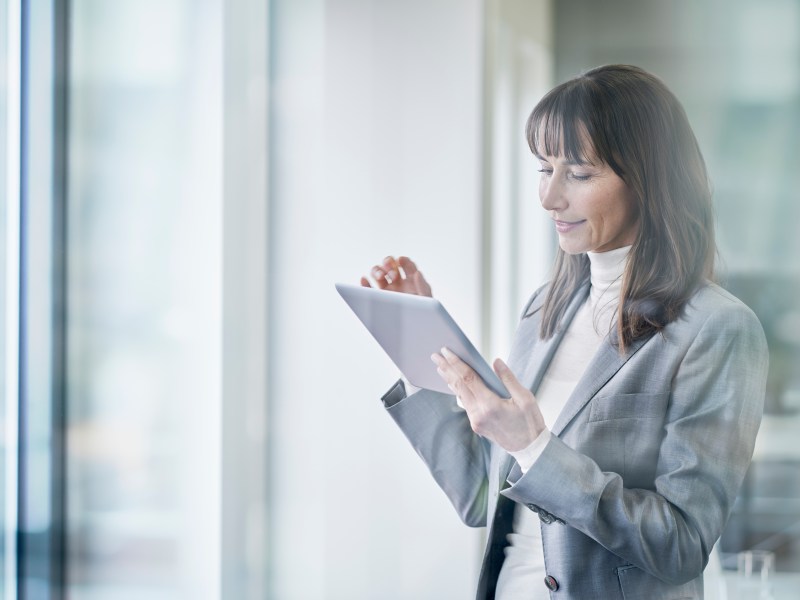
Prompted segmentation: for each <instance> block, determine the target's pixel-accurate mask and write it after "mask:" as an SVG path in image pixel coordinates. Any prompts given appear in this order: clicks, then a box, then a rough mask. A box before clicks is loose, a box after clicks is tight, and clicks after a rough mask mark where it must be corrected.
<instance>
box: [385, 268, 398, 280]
mask: <svg viewBox="0 0 800 600" xmlns="http://www.w3.org/2000/svg"><path fill="white" fill-rule="evenodd" d="M386 277H387V279H391V280H392V281H394V280H395V279H397V271H396V270H394V269H392V270H391V271H389V272H388V273H387V274H386Z"/></svg>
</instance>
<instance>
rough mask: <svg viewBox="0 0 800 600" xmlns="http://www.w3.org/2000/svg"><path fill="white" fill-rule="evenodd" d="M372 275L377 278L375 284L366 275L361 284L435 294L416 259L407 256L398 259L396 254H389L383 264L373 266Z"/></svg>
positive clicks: (411, 292) (408, 292)
mask: <svg viewBox="0 0 800 600" xmlns="http://www.w3.org/2000/svg"><path fill="white" fill-rule="evenodd" d="M370 275H372V278H373V279H374V280H375V284H374V286H373V285H372V284H371V283H370V281H369V279H367V278H366V277H362V278H361V285H363V286H364V287H377V288H379V289H382V290H389V291H392V292H401V293H403V294H416V295H417V296H431V297H432V296H433V294H432V293H431V286H430V285H428V282H427V281H425V278H424V277H423V276H422V273H420V272H419V270H418V269H417V265H415V264H414V261H412V260H411V259H410V258H408V257H407V256H401V257H399V258H397V259H395V257H394V256H387V257H386V258H384V259H383V263H382V264H380V265H375V266H374V267H372V269H371V270H370Z"/></svg>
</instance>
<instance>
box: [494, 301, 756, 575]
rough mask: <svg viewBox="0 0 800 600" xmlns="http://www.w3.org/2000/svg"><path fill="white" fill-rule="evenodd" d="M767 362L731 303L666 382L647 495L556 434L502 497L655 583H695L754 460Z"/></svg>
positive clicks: (705, 325)
mask: <svg viewBox="0 0 800 600" xmlns="http://www.w3.org/2000/svg"><path fill="white" fill-rule="evenodd" d="M767 357H768V354H767V346H766V340H765V338H764V333H763V330H762V328H761V325H760V323H759V322H758V320H757V319H756V317H755V315H754V314H753V313H752V312H751V311H750V310H749V309H748V308H746V307H745V306H744V305H742V304H740V303H736V304H733V305H732V306H731V305H729V306H728V307H727V308H726V310H715V311H711V314H710V315H709V316H707V318H706V319H705V321H703V322H702V324H701V325H700V327H699V330H697V333H696V335H695V336H694V337H693V339H691V341H690V342H689V343H688V347H687V348H686V352H685V354H684V355H683V357H682V358H681V359H680V360H679V362H678V366H677V370H676V372H675V374H674V377H673V379H672V381H671V382H670V384H669V385H670V393H669V404H668V405H667V408H666V414H665V417H664V426H663V437H662V439H661V443H660V446H659V448H658V452H657V464H656V466H655V477H654V480H653V485H652V487H650V488H649V489H634V488H626V487H625V486H624V483H623V479H622V477H621V476H620V475H618V474H616V473H613V472H603V471H602V470H601V469H600V468H599V466H598V465H597V463H596V462H595V461H594V460H593V459H592V458H591V457H589V456H586V455H583V454H581V453H580V452H578V451H576V450H574V449H573V448H571V447H570V446H568V445H567V444H566V443H565V442H564V441H563V440H562V439H559V438H558V437H556V436H552V439H551V440H550V442H549V443H548V445H547V447H546V448H545V450H544V452H543V453H542V455H541V456H540V457H539V459H538V460H537V461H536V463H535V464H534V465H533V466H532V467H531V468H530V469H529V470H528V471H527V472H526V473H525V474H524V475H522V474H521V471H519V468H518V467H517V468H515V469H514V470H512V474H511V476H510V477H509V481H510V482H511V483H512V486H511V487H510V488H508V489H507V490H505V491H503V492H502V493H503V494H505V495H507V496H508V497H510V498H512V499H513V500H516V501H517V502H521V503H523V504H527V505H528V506H530V507H535V508H536V509H541V510H544V511H547V512H550V513H551V514H552V515H553V516H554V517H556V518H558V519H560V520H563V521H564V522H565V523H566V526H569V527H573V528H575V529H578V530H579V531H581V532H582V533H584V534H585V535H587V536H589V537H590V538H592V539H594V540H595V541H597V542H598V543H599V544H601V545H602V546H604V547H605V548H606V549H608V550H609V551H611V552H613V553H614V554H616V555H617V556H619V557H621V558H622V559H624V560H626V561H629V562H630V563H631V564H633V565H635V566H637V567H639V568H640V569H642V570H644V571H646V572H648V573H650V574H651V575H653V576H655V577H657V578H658V579H661V580H663V581H665V582H667V583H670V584H673V585H678V584H682V583H685V582H687V581H690V580H692V579H694V578H695V577H697V576H698V575H700V574H701V573H702V571H703V569H704V567H705V565H706V563H707V561H708V554H709V552H710V551H711V548H712V547H713V545H714V543H715V542H716V540H717V539H718V538H719V536H720V535H721V533H722V529H723V527H724V525H725V522H726V520H727V518H728V515H729V514H730V511H731V509H732V506H733V503H734V501H735V499H736V495H737V493H738V490H739V488H740V485H741V483H742V480H743V478H744V476H745V473H746V471H747V468H748V465H749V463H750V460H751V458H752V453H753V447H754V444H755V438H756V433H757V431H758V427H759V424H760V421H761V413H762V409H763V401H764V389H765V383H766V375H767V362H768V358H767ZM645 376H646V375H645ZM630 459H631V460H633V461H635V460H636V457H630ZM626 460H627V457H626ZM550 526H551V527H561V526H562V525H559V524H557V523H556V524H552V525H550Z"/></svg>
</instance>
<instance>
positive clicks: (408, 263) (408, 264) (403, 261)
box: [397, 256, 417, 279]
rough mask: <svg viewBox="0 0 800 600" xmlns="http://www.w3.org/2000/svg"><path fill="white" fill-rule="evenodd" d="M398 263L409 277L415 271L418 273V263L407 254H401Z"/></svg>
mask: <svg viewBox="0 0 800 600" xmlns="http://www.w3.org/2000/svg"><path fill="white" fill-rule="evenodd" d="M397 264H398V266H399V267H400V268H401V269H402V270H403V273H405V275H406V277H407V278H409V279H410V278H411V277H412V276H413V275H414V273H417V265H415V264H414V261H413V260H411V259H410V258H408V257H407V256H401V257H400V258H398V259H397Z"/></svg>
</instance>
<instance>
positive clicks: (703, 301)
mask: <svg viewBox="0 0 800 600" xmlns="http://www.w3.org/2000/svg"><path fill="white" fill-rule="evenodd" d="M684 319H686V320H687V321H689V322H694V323H697V324H702V323H706V322H708V321H711V322H713V323H715V324H719V325H721V326H723V327H724V326H725V325H726V324H727V326H729V327H733V328H737V329H742V328H747V329H754V330H757V331H760V332H762V335H763V328H762V326H761V322H760V321H759V320H758V317H757V316H756V314H755V313H754V312H753V311H752V309H751V308H750V307H749V306H747V305H746V304H745V303H744V302H742V301H741V300H739V299H738V298H737V297H736V296H734V295H733V294H731V293H730V292H729V291H727V290H725V289H723V288H722V287H720V286H719V285H717V284H716V283H713V282H711V281H707V282H705V283H704V284H703V285H702V286H701V287H700V288H698V290H697V291H696V292H695V294H694V296H692V297H691V298H690V300H689V302H688V303H687V305H686V309H685V312H684Z"/></svg>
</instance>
